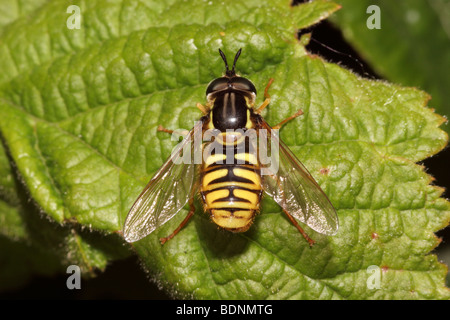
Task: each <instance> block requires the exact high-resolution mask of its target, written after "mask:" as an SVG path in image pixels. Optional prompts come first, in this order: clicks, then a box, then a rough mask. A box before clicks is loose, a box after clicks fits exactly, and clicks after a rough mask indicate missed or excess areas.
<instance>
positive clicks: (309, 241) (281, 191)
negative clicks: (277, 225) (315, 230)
mask: <svg viewBox="0 0 450 320" xmlns="http://www.w3.org/2000/svg"><path fill="white" fill-rule="evenodd" d="M269 177H270V178H271V179H274V180H275V181H276V182H277V184H278V189H279V190H280V193H281V195H282V197H283V203H285V202H286V197H285V195H284V191H283V187H282V186H281V184H280V180H279V179H277V178H276V177H274V176H272V175H269ZM281 209H282V210H283V212H284V213H285V214H286V215H287V217H288V218H289V220H291V222H292V224H293V225H294V226H295V227H296V228H297V230H298V231H299V232H300V233H301V234H302V236H303V238H305V240H306V241H308V243H309V246H310V247H312V246H313V245H314V244H315V243H316V242H315V241H314V240H313V239H311V238H310V237H309V236H308V234H307V233H306V232H305V231H304V230H303V229H302V227H300V225H299V224H298V222H297V220H295V219H294V218H293V217H292V216H291V215H290V214H289V212H287V211H286V209H284V208H283V207H281Z"/></svg>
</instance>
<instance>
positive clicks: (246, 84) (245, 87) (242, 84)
mask: <svg viewBox="0 0 450 320" xmlns="http://www.w3.org/2000/svg"><path fill="white" fill-rule="evenodd" d="M233 86H234V87H235V88H236V89H238V90H242V91H250V92H253V93H254V94H255V95H256V88H255V85H254V84H253V83H252V82H251V81H250V80H248V79H247V78H241V77H239V78H238V77H236V78H234V79H233Z"/></svg>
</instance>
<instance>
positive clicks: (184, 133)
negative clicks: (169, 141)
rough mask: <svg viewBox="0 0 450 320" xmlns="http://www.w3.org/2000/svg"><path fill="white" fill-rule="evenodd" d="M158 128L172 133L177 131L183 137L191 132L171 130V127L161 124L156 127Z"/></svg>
mask: <svg viewBox="0 0 450 320" xmlns="http://www.w3.org/2000/svg"><path fill="white" fill-rule="evenodd" d="M156 130H158V131H160V132H166V133H168V134H172V133H174V132H175V131H176V132H177V133H179V134H180V135H181V136H183V137H186V135H188V134H189V130H170V129H167V128H164V127H163V126H162V125H159V126H158V128H156Z"/></svg>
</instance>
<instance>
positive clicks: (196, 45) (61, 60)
mask: <svg viewBox="0 0 450 320" xmlns="http://www.w3.org/2000/svg"><path fill="white" fill-rule="evenodd" d="M106 4H107V6H106ZM79 5H80V7H81V12H82V14H83V25H82V28H81V29H79V30H70V29H67V28H66V27H65V19H67V17H68V16H69V14H66V15H65V16H64V15H63V14H62V13H65V12H66V11H65V10H66V6H67V4H66V3H65V2H62V1H52V2H49V3H45V4H43V5H42V6H41V7H39V8H38V9H35V10H31V13H29V14H25V15H24V16H23V17H18V18H17V19H16V20H14V21H12V22H9V23H8V24H7V25H6V26H5V27H4V28H3V32H2V33H1V37H2V41H0V54H2V56H3V53H4V57H5V58H4V59H2V60H1V61H0V64H1V65H0V67H2V68H3V70H5V72H4V73H3V74H2V75H1V76H0V112H1V114H2V117H1V118H0V129H1V132H2V135H3V137H4V145H5V147H6V148H7V149H6V150H7V151H8V155H9V156H8V157H9V158H5V159H6V160H5V159H4V161H3V162H2V163H3V165H4V166H1V167H0V169H1V170H5V172H9V173H8V174H14V171H13V170H11V167H8V165H9V163H10V162H11V163H13V165H14V168H17V176H16V177H17V178H16V179H20V181H21V182H22V183H23V185H24V186H25V187H26V194H27V195H28V196H29V197H30V198H31V199H32V201H33V202H35V203H36V204H37V206H38V208H39V210H40V211H41V212H42V213H41V214H42V215H44V216H46V217H49V218H51V220H52V222H51V223H47V222H45V223H44V221H41V220H39V215H38V214H37V213H36V212H32V211H27V214H26V215H22V214H21V213H20V212H21V209H20V205H21V203H22V202H21V201H20V195H22V197H23V193H22V192H17V191H16V190H15V187H14V185H13V184H12V182H11V181H9V180H8V179H7V178H3V177H2V178H1V180H0V182H1V184H2V185H4V190H5V192H4V194H5V197H4V198H5V199H6V198H7V195H8V197H10V198H11V199H13V201H12V202H11V203H9V202H8V203H6V205H5V208H4V211H3V213H2V214H3V216H4V221H6V222H7V223H5V224H3V225H2V230H3V231H2V232H3V233H2V234H4V236H5V237H6V238H8V239H12V240H14V241H21V239H25V238H27V237H28V230H27V228H26V227H27V226H28V225H29V223H30V222H31V221H33V223H35V224H33V225H35V226H36V227H41V226H43V225H46V224H47V227H45V228H48V229H51V230H55V231H54V232H55V233H56V235H55V237H54V238H52V237H49V239H48V241H49V242H50V243H54V242H57V241H58V240H56V239H61V237H62V238H64V239H65V241H64V245H63V246H62V247H63V249H62V252H66V253H67V255H68V257H69V258H70V257H71V254H72V256H81V257H82V258H83V259H81V261H84V262H85V264H86V265H87V266H88V268H87V269H90V268H91V269H92V268H93V269H95V268H102V267H104V266H105V265H106V263H107V262H108V261H111V260H114V259H118V258H120V257H123V256H124V255H126V254H125V253H124V251H123V250H124V249H123V246H122V243H121V242H120V241H118V237H117V233H120V231H121V229H122V226H123V222H124V219H125V217H126V214H127V212H128V210H129V208H130V207H131V205H132V203H133V202H134V200H135V198H136V197H137V196H138V195H139V193H140V191H141V190H142V188H143V187H144V186H145V184H146V183H147V182H148V180H149V179H150V178H151V177H152V175H153V174H154V173H155V172H156V171H157V170H158V168H159V167H160V166H161V165H162V164H163V162H164V161H165V159H166V158H167V157H168V156H169V155H170V153H171V151H172V148H173V147H174V146H175V144H176V142H173V141H171V140H170V137H169V136H168V135H165V134H163V133H157V131H156V128H157V126H158V125H159V124H161V125H163V126H165V127H167V128H173V129H177V128H182V129H190V128H191V127H192V126H193V124H194V121H196V120H197V119H198V118H199V117H200V116H201V113H200V111H199V110H198V109H197V108H196V107H195V104H196V103H197V102H204V93H205V89H206V86H207V84H208V83H209V81H211V80H212V79H214V78H216V77H218V76H220V75H221V72H223V62H222V61H221V59H220V56H219V55H218V54H217V49H218V48H221V49H222V50H223V51H224V52H225V53H226V54H227V55H228V56H231V55H233V54H234V53H235V52H236V51H237V50H238V49H239V48H242V49H243V54H242V56H241V58H240V59H239V61H238V65H237V69H238V71H239V73H240V74H241V75H243V76H246V77H248V78H249V79H251V80H252V81H253V82H254V84H255V85H256V87H257V89H258V92H259V93H260V94H259V96H258V99H259V100H258V101H259V102H260V103H261V102H262V100H263V98H262V94H261V93H262V92H263V91H264V88H265V86H266V84H267V82H268V80H269V79H270V78H274V79H275V81H274V83H273V85H272V87H271V88H270V94H271V97H272V100H271V101H272V102H271V105H270V106H269V107H268V109H267V110H265V111H266V112H265V114H264V116H265V119H266V120H267V121H268V122H269V123H270V124H276V123H278V122H280V121H281V120H282V119H284V118H286V117H287V116H289V115H291V114H292V113H294V112H295V111H296V110H298V109H299V108H301V109H303V111H304V115H303V116H301V117H299V118H297V119H295V120H293V121H291V122H290V123H288V124H287V125H286V126H284V127H283V129H282V130H281V137H282V138H283V139H284V141H285V142H286V143H287V144H288V145H289V146H290V147H291V148H292V150H293V152H294V153H295V154H296V155H297V156H298V157H299V159H301V160H302V162H303V163H304V164H305V166H306V167H307V168H308V169H309V171H310V172H311V174H312V175H313V176H314V177H315V178H316V179H317V181H318V183H319V184H320V185H321V186H322V188H323V189H324V191H325V192H326V193H327V195H328V196H329V198H330V200H331V202H332V203H333V204H334V206H335V207H336V209H337V211H338V215H339V219H340V225H341V228H340V230H339V232H338V234H337V235H336V236H334V237H325V236H323V235H320V234H317V233H314V232H313V231H312V230H309V229H308V228H306V230H307V231H308V233H309V234H310V236H311V237H312V238H314V239H315V240H316V242H317V245H316V246H314V247H313V248H312V249H310V248H309V246H308V244H307V243H306V242H305V241H304V240H303V238H302V237H301V235H299V234H298V232H297V230H296V229H295V227H294V226H293V225H292V224H290V222H289V221H288V220H287V219H286V218H285V217H284V215H283V214H282V213H281V212H280V208H279V207H278V206H277V205H276V204H275V203H274V202H273V200H271V199H269V198H265V199H264V200H263V204H262V207H263V209H262V212H261V214H260V215H258V216H257V218H256V220H255V223H254V225H253V226H252V227H251V229H250V230H249V231H248V232H246V233H243V234H231V233H228V232H226V231H223V230H218V228H217V227H216V226H215V225H214V224H212V223H211V222H210V220H209V218H208V217H207V216H206V214H204V213H202V212H201V210H200V208H201V205H200V204H199V203H197V204H196V205H197V208H199V209H198V210H197V212H196V214H195V217H194V219H193V220H192V221H191V222H190V223H189V224H188V225H187V226H186V227H185V228H184V229H183V230H182V231H181V232H180V233H179V234H178V235H177V236H176V237H175V238H174V239H172V240H171V241H169V242H168V243H167V244H166V245H164V246H161V245H160V243H159V240H158V239H159V238H160V237H162V236H167V235H168V234H169V233H170V232H172V231H173V230H174V229H175V228H176V227H177V226H178V224H179V223H180V222H181V220H182V219H183V218H184V215H185V214H186V213H187V211H186V210H182V211H181V212H180V213H179V214H178V215H177V216H176V217H175V218H174V219H173V220H171V221H170V222H168V223H167V224H166V225H164V226H163V227H162V228H160V229H158V230H157V231H155V232H154V233H153V234H151V235H150V236H149V237H147V238H145V239H143V240H141V241H139V242H137V243H136V244H134V245H133V247H134V249H135V251H136V253H137V254H138V255H139V257H140V258H141V260H142V262H143V265H144V266H145V267H146V268H147V269H148V271H149V273H150V274H151V276H152V278H153V279H154V280H155V281H156V282H157V283H158V284H160V285H161V286H162V287H163V288H164V289H165V290H166V291H168V292H169V293H171V294H172V295H173V296H174V297H179V298H183V297H190V298H197V299H332V298H333V299H334V298H341V299H348V298H350V299H376V298H378V299H382V298H384V299H386V298H397V299H400V298H427V299H446V298H447V299H448V298H449V297H450V293H449V291H448V289H446V288H445V286H444V277H445V272H446V271H445V266H443V265H442V264H440V263H438V261H437V259H436V257H435V256H434V255H429V254H428V253H429V252H430V250H431V249H433V248H434V247H435V246H437V245H438V243H439V240H438V239H437V238H436V237H435V235H434V232H436V231H437V230H439V229H441V228H443V227H445V226H446V225H447V224H448V221H449V220H450V210H449V209H450V208H449V203H448V202H446V201H445V200H444V199H442V198H440V195H441V193H442V190H441V189H439V188H438V187H435V186H432V185H430V183H431V178H430V177H429V176H428V175H427V174H426V173H425V172H424V168H423V167H421V166H418V165H416V164H415V163H416V162H417V161H420V160H423V159H425V158H426V157H429V156H431V155H433V154H435V153H437V152H439V151H440V150H441V149H442V148H444V146H445V144H446V142H447V136H446V134H445V133H444V132H443V131H442V130H440V129H439V128H438V127H439V126H440V125H441V124H442V122H443V118H442V117H440V116H438V115H437V114H435V113H434V112H433V111H432V110H431V109H429V108H427V107H426V104H427V101H428V99H429V96H428V95H427V94H426V93H424V92H423V91H419V90H417V89H414V88H405V87H401V86H398V85H392V84H389V83H385V82H381V81H371V80H367V79H363V78H359V77H357V76H355V75H354V74H352V73H351V72H349V71H347V70H345V69H343V68H341V67H339V66H337V65H333V64H330V63H327V62H325V61H324V60H323V59H321V58H320V57H317V56H313V55H309V54H308V53H307V52H306V51H305V49H304V47H303V46H302V44H301V43H303V42H301V43H300V42H298V40H297V39H296V38H295V34H296V31H297V28H299V27H307V26H309V25H312V24H314V23H316V22H318V21H320V20H321V19H324V18H326V17H327V16H328V15H330V14H331V13H332V12H333V11H335V10H337V9H338V6H337V5H336V4H333V3H331V2H328V1H314V2H310V3H305V4H302V5H299V6H296V7H290V6H289V2H288V1H277V2H274V4H273V5H270V6H269V5H264V4H261V3H260V2H259V1H258V2H256V1H246V2H231V3H230V4H228V3H227V4H225V3H223V2H220V1H217V2H215V1H211V2H205V1H190V2H185V1H168V2H159V1H153V2H152V1H148V2H135V1H108V2H106V1H89V2H86V3H85V2H82V3H81V2H80V3H79ZM187 10H189V12H192V15H191V17H192V16H195V17H196V20H195V21H193V20H192V19H188V18H187V17H186V15H182V14H181V12H187ZM26 22H27V23H26ZM24 26H25V29H24V31H23V33H21V35H20V36H16V37H14V36H13V35H14V32H13V31H14V29H15V28H19V27H24ZM5 154H6V153H5ZM324 169H325V170H324ZM14 199H16V200H14ZM14 201H15V202H14ZM58 223H59V224H61V225H62V226H57V224H58ZM86 229H88V230H92V231H93V234H90V233H89V232H87V231H86ZM43 230H47V229H43ZM100 234H104V235H105V237H101V236H100ZM31 239H32V240H31V241H32V242H33V243H39V241H37V240H35V239H34V238H31ZM47 243H48V242H47ZM58 257H60V256H58V255H57V257H56V260H58ZM66 261H67V260H64V261H63V263H62V264H65V263H66ZM68 261H69V262H70V263H73V261H80V260H79V259H73V260H72V259H68ZM370 266H376V267H378V270H379V271H380V274H379V275H380V281H381V282H380V287H379V288H378V289H375V290H373V289H369V287H368V285H367V280H368V277H369V276H370V274H369V273H368V272H367V270H368V268H369V267H370Z"/></svg>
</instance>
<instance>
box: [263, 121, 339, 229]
mask: <svg viewBox="0 0 450 320" xmlns="http://www.w3.org/2000/svg"><path fill="white" fill-rule="evenodd" d="M262 121H263V128H264V129H266V131H267V132H268V134H267V136H268V137H270V139H269V141H270V142H271V143H270V146H269V147H268V149H269V150H270V152H271V157H272V162H271V164H270V166H269V165H265V166H264V167H263V169H264V170H266V171H265V173H263V187H264V191H265V193H266V194H268V195H269V196H271V197H272V198H273V199H274V200H275V202H277V203H278V204H279V205H280V206H281V207H282V208H283V209H284V210H286V211H287V212H288V213H289V214H290V215H291V216H293V217H294V218H295V219H297V220H299V221H300V222H303V223H305V224H306V225H308V226H309V227H310V228H311V229H313V230H315V231H317V232H319V233H322V234H325V235H334V234H336V233H337V230H338V218H337V215H336V210H335V209H334V207H333V205H332V204H331V202H330V200H329V199H328V197H327V196H326V195H325V193H324V192H323V191H322V189H321V188H320V186H319V185H318V184H317V182H316V181H315V180H314V178H313V177H312V176H311V174H310V173H309V172H308V170H307V169H306V168H305V167H304V166H303V164H302V163H301V162H300V161H299V160H298V159H297V157H296V156H295V155H294V154H293V153H292V151H291V150H289V147H288V146H286V144H285V143H284V142H283V141H282V140H281V139H279V138H278V135H277V134H275V132H274V131H273V130H272V128H271V127H270V126H269V125H268V124H267V123H266V122H265V121H264V120H262ZM260 138H261V137H260ZM274 152H275V153H276V152H278V157H277V156H276V155H275V157H274ZM277 158H278V159H277ZM266 162H268V161H266ZM274 162H276V163H274Z"/></svg>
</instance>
